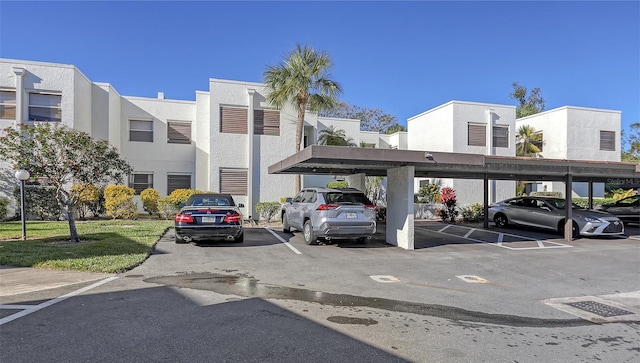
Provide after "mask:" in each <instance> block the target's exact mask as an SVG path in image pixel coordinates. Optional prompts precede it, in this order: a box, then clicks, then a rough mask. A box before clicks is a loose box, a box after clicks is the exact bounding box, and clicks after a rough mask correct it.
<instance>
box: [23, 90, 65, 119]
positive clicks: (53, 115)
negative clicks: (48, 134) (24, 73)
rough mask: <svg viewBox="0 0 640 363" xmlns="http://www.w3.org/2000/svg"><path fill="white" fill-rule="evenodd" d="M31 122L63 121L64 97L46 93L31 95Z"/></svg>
mask: <svg viewBox="0 0 640 363" xmlns="http://www.w3.org/2000/svg"><path fill="white" fill-rule="evenodd" d="M29 121H46V122H59V121H62V96H61V95H55V94H46V93H30V94H29Z"/></svg>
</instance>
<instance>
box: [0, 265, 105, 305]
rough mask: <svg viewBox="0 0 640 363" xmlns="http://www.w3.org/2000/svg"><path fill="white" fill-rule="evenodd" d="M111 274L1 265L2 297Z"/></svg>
mask: <svg viewBox="0 0 640 363" xmlns="http://www.w3.org/2000/svg"><path fill="white" fill-rule="evenodd" d="M111 276H113V274H103V273H94V272H81V271H60V270H42V269H37V268H29V267H12V266H0V298H1V297H8V296H12V295H19V294H26V293H31V292H35V291H41V290H46V289H54V288H58V287H63V286H68V285H75V284H80V283H85V282H90V281H96V280H100V279H104V278H107V277H111Z"/></svg>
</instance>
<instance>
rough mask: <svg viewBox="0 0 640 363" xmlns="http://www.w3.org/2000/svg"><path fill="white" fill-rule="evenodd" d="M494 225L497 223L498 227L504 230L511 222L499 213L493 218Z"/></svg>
mask: <svg viewBox="0 0 640 363" xmlns="http://www.w3.org/2000/svg"><path fill="white" fill-rule="evenodd" d="M493 223H495V224H496V226H497V227H500V228H504V227H506V226H507V225H508V224H509V220H508V219H507V216H505V215H504V214H502V213H498V214H496V215H495V216H494V217H493Z"/></svg>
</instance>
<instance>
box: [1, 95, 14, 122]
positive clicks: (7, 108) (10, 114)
mask: <svg viewBox="0 0 640 363" xmlns="http://www.w3.org/2000/svg"><path fill="white" fill-rule="evenodd" d="M0 119H6V120H15V119H16V91H0Z"/></svg>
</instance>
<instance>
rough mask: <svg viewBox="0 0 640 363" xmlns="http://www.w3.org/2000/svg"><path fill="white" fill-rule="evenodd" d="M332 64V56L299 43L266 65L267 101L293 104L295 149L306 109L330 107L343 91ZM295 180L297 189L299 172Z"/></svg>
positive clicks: (281, 104) (297, 190) (282, 105)
mask: <svg viewBox="0 0 640 363" xmlns="http://www.w3.org/2000/svg"><path fill="white" fill-rule="evenodd" d="M331 67H332V61H331V57H330V56H329V55H328V54H327V53H325V52H317V51H315V50H314V49H313V48H311V47H310V46H308V45H305V46H304V47H302V46H300V44H298V45H297V46H296V49H294V50H293V51H291V52H289V53H288V54H287V56H286V58H285V60H284V61H283V62H281V63H280V64H278V65H274V66H268V67H267V69H266V70H265V72H264V74H263V76H264V83H265V85H266V89H267V93H268V94H267V101H268V102H270V103H271V104H273V105H274V106H276V107H278V108H283V107H284V106H285V105H286V104H293V105H294V106H295V107H296V110H297V115H298V117H297V123H296V149H295V151H296V152H298V151H300V144H301V143H302V133H303V131H304V128H303V126H304V116H305V112H306V110H307V109H309V110H311V111H316V112H317V111H320V110H325V109H331V108H332V107H334V106H335V104H336V102H337V98H338V96H339V95H340V94H341V93H342V87H341V86H340V84H339V83H338V82H336V81H334V80H332V79H331V75H330V70H331ZM295 184H296V193H298V192H299V191H300V175H299V174H296V180H295Z"/></svg>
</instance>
